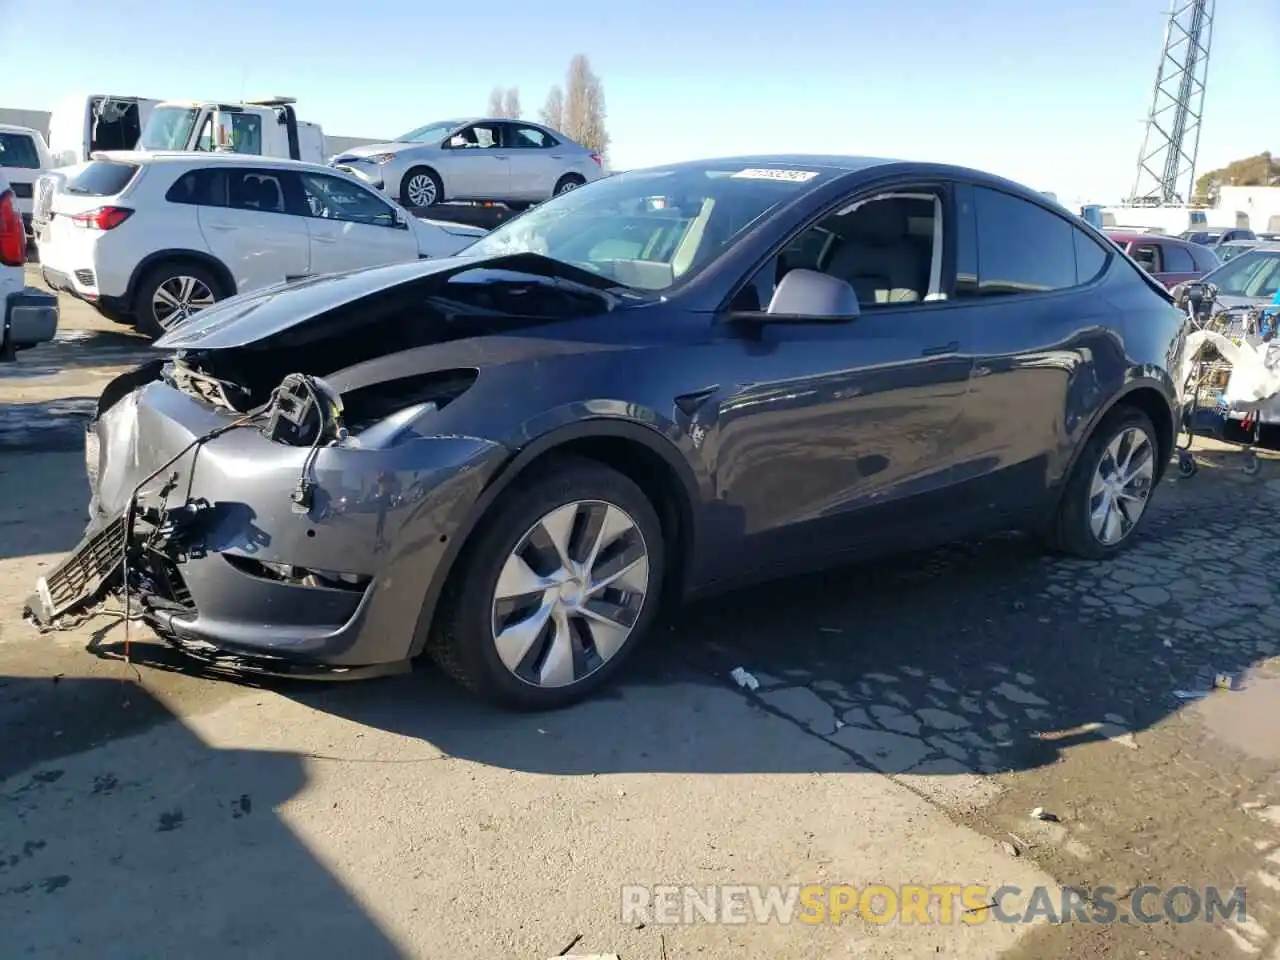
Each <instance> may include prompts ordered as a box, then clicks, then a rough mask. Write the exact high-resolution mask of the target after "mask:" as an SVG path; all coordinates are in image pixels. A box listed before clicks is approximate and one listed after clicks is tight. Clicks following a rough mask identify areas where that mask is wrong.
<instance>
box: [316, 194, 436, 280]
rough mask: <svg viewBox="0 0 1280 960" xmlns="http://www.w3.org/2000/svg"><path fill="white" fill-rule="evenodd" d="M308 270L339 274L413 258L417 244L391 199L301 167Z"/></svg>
mask: <svg viewBox="0 0 1280 960" xmlns="http://www.w3.org/2000/svg"><path fill="white" fill-rule="evenodd" d="M299 179H300V180H301V181H302V194H303V201H304V203H305V204H306V210H307V213H308V217H307V220H306V223H307V230H308V233H309V235H310V238H311V272H312V273H338V272H341V271H343V270H355V269H358V268H360V267H376V266H381V265H383V264H387V263H404V262H405V261H408V260H416V259H417V257H418V243H417V240H416V239H415V237H414V235H413V233H412V231H410V230H409V228H408V224H407V223H405V222H404V220H403V219H402V216H401V215H400V214H398V213H397V211H396V209H395V208H394V207H392V205H391V204H390V203H388V202H387V201H386V200H384V199H383V198H382V197H380V196H378V194H376V193H374V192H373V191H372V190H370V189H368V188H366V187H364V186H362V185H361V184H358V183H354V182H352V181H351V180H347V179H345V178H343V177H336V176H332V175H331V174H327V173H310V172H304V173H301V174H299Z"/></svg>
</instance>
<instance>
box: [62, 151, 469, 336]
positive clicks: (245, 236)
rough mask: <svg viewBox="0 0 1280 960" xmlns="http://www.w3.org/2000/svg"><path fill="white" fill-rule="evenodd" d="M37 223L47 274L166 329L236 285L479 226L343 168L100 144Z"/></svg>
mask: <svg viewBox="0 0 1280 960" xmlns="http://www.w3.org/2000/svg"><path fill="white" fill-rule="evenodd" d="M98 157H99V159H97V160H93V161H90V162H89V163H87V164H84V165H82V166H80V167H78V168H75V172H74V173H72V174H70V175H69V176H68V179H67V181H66V183H65V184H64V186H63V188H62V189H61V190H60V191H59V192H58V194H57V196H56V198H55V199H54V201H53V204H52V209H51V211H50V217H49V220H48V221H47V222H46V223H43V224H41V225H40V227H39V229H40V233H39V237H38V242H39V246H40V261H41V269H42V271H43V273H44V279H45V282H46V283H48V284H49V286H50V287H52V288H53V289H55V290H63V291H66V292H67V293H70V294H72V295H73V296H75V297H78V298H80V299H82V300H85V301H87V302H89V303H92V304H94V305H96V306H97V307H99V308H100V309H101V310H102V312H103V313H105V314H106V315H107V316H110V317H112V318H113V319H116V320H119V321H122V322H129V323H134V324H135V325H136V326H137V328H138V330H139V331H140V332H142V333H145V334H147V335H148V336H152V337H158V336H160V335H162V334H163V333H164V332H165V331H166V330H168V329H169V328H170V327H172V326H174V325H175V324H178V323H181V322H182V321H184V320H186V319H188V318H189V317H191V316H192V315H193V314H195V313H197V312H199V311H200V310H203V309H205V308H206V307H208V306H211V305H212V304H213V303H215V302H216V301H218V300H222V299H225V298H227V297H229V296H231V295H233V294H238V293H248V292H251V291H254V290H260V289H262V288H263V287H268V286H272V285H275V284H280V283H285V282H287V281H291V280H299V279H302V278H304V277H310V276H315V275H318V274H324V273H336V272H342V271H346V270H353V269H358V268H361V267H372V266H379V265H382V264H388V263H403V262H406V261H412V260H417V259H422V258H428V257H447V256H449V255H451V254H453V253H456V252H457V251H459V250H460V249H462V248H463V247H465V246H467V245H468V244H470V243H472V242H473V241H474V240H475V239H476V238H477V237H480V236H483V235H484V231H483V230H482V229H479V228H477V227H468V226H464V225H461V224H451V223H441V222H435V221H427V220H422V219H419V218H418V217H415V216H412V215H410V214H409V213H408V212H407V211H405V210H404V209H403V208H402V207H400V206H399V205H397V204H395V203H393V202H391V201H389V200H387V199H386V198H385V197H383V196H381V195H379V194H378V193H377V192H375V191H374V190H371V189H370V188H369V187H367V186H366V185H364V184H363V183H361V182H360V181H359V180H358V179H356V178H355V177H352V176H350V175H348V174H346V173H343V172H341V171H339V170H334V169H331V168H328V167H325V166H322V165H320V164H312V163H303V162H300V161H292V160H283V159H263V158H259V157H250V156H244V155H241V154H234V153H159V154H146V153H136V152H129V151H122V152H118V153H117V152H108V153H100V154H98Z"/></svg>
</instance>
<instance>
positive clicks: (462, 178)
mask: <svg viewBox="0 0 1280 960" xmlns="http://www.w3.org/2000/svg"><path fill="white" fill-rule="evenodd" d="M502 126H503V125H502V124H500V123H475V124H472V125H471V126H469V127H467V128H465V129H463V130H460V131H458V132H457V133H456V134H454V135H453V136H452V137H450V138H449V140H448V141H446V142H445V144H444V149H443V151H442V154H443V155H442V157H441V167H442V168H443V169H441V170H440V175H441V177H442V178H443V179H444V192H445V197H446V198H447V199H449V200H503V199H506V198H507V197H508V196H509V194H510V191H511V153H512V151H510V150H508V149H507V148H506V147H504V146H503V145H502V130H501V128H502Z"/></svg>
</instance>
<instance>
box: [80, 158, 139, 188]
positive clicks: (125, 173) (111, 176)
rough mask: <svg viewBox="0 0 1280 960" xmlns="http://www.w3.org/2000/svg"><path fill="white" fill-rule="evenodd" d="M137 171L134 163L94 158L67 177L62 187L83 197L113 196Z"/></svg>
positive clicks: (127, 183)
mask: <svg viewBox="0 0 1280 960" xmlns="http://www.w3.org/2000/svg"><path fill="white" fill-rule="evenodd" d="M137 172H138V165H137V164H136V163H123V162H121V161H119V160H94V161H93V162H92V163H90V164H89V165H88V166H87V167H85V168H84V169H83V170H81V171H80V172H79V173H77V174H76V175H75V176H74V177H71V178H70V179H68V180H67V183H66V186H65V187H63V189H64V190H65V191H66V192H67V193H74V194H79V195H80V196H85V197H114V196H115V195H116V194H117V193H119V192H120V191H121V190H123V189H124V188H125V187H127V186H128V185H129V181H131V180H132V179H133V177H134V174H136V173H137Z"/></svg>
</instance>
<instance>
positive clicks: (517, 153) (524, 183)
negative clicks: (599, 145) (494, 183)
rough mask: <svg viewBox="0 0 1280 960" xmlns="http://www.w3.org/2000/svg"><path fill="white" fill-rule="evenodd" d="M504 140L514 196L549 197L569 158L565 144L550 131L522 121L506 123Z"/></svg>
mask: <svg viewBox="0 0 1280 960" xmlns="http://www.w3.org/2000/svg"><path fill="white" fill-rule="evenodd" d="M504 126H505V129H504V130H503V143H504V144H505V145H506V146H507V148H508V152H509V153H510V156H511V160H510V164H511V182H510V186H509V188H508V195H509V197H510V199H512V200H529V201H539V200H546V199H547V198H548V197H550V196H551V192H552V191H553V190H554V189H555V185H556V180H557V179H558V178H559V176H560V174H561V173H562V172H563V170H564V168H565V166H566V161H565V158H564V153H563V150H564V147H563V145H562V144H559V143H557V142H556V141H555V140H554V139H553V138H552V137H551V135H550V134H548V133H546V132H544V131H542V130H539V129H538V128H537V127H531V126H529V125H528V124H523V123H508V124H505V125H504Z"/></svg>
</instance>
